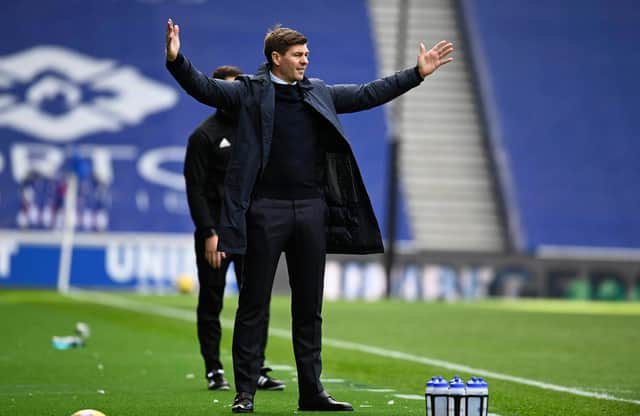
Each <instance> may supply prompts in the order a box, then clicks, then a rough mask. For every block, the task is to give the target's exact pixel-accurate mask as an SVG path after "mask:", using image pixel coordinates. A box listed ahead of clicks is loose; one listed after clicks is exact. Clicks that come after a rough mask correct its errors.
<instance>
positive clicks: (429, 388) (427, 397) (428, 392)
mask: <svg viewBox="0 0 640 416" xmlns="http://www.w3.org/2000/svg"><path fill="white" fill-rule="evenodd" d="M435 382H436V377H435V376H433V377H431V380H428V381H427V383H426V387H425V390H424V401H425V403H426V406H427V416H433V404H432V403H431V401H432V400H431V399H432V398H433V384H434V383H435Z"/></svg>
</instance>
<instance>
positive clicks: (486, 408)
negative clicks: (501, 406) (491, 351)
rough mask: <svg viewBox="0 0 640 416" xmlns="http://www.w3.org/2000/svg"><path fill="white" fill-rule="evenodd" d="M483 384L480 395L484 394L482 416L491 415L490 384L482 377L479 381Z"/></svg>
mask: <svg viewBox="0 0 640 416" xmlns="http://www.w3.org/2000/svg"><path fill="white" fill-rule="evenodd" d="M478 380H479V381H480V383H481V384H482V389H481V390H480V394H482V413H481V415H482V416H488V415H489V384H487V382H486V381H484V380H483V379H482V377H480V378H479V379H478Z"/></svg>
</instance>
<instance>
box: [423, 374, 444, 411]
mask: <svg viewBox="0 0 640 416" xmlns="http://www.w3.org/2000/svg"><path fill="white" fill-rule="evenodd" d="M448 400H449V384H448V383H447V380H443V379H442V377H441V376H438V378H437V379H435V380H434V382H433V396H432V398H431V409H432V411H433V414H430V415H428V416H449V415H448V414H447V413H448V411H447V405H448Z"/></svg>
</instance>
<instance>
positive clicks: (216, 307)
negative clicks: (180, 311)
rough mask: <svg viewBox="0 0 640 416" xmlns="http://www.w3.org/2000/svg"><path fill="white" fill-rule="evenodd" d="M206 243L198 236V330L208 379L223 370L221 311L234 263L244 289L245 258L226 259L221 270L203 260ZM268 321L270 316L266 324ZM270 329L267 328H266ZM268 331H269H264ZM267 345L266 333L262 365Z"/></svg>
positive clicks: (239, 284)
mask: <svg viewBox="0 0 640 416" xmlns="http://www.w3.org/2000/svg"><path fill="white" fill-rule="evenodd" d="M204 242H205V240H204V239H203V238H202V237H199V236H198V235H197V234H196V235H195V252H196V265H197V267H198V282H199V283H200V290H199V292H198V308H197V312H196V313H197V328H198V342H199V343H200V353H201V354H202V358H203V359H204V368H205V375H206V374H207V373H209V372H210V371H215V370H221V369H222V368H223V367H222V363H221V362H220V338H221V328H220V311H221V310H222V306H223V300H224V287H225V277H226V274H227V269H228V268H229V264H230V263H231V261H233V265H234V269H235V272H236V279H237V281H238V287H240V286H241V282H242V273H243V268H244V267H243V263H244V259H243V257H242V256H233V257H231V258H227V259H224V260H223V261H222V266H221V267H220V268H219V269H214V268H213V267H211V265H210V264H209V263H207V260H206V258H205V256H204ZM268 319H269V317H268V316H267V320H268ZM267 327H268V326H267ZM265 330H266V328H265ZM266 343H267V337H266V333H265V336H264V342H263V343H262V344H261V347H260V350H259V358H260V365H261V366H262V365H263V363H264V350H265V347H266Z"/></svg>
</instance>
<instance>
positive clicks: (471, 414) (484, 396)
mask: <svg viewBox="0 0 640 416" xmlns="http://www.w3.org/2000/svg"><path fill="white" fill-rule="evenodd" d="M488 401H489V388H488V385H487V382H486V381H484V380H483V379H482V378H476V377H471V380H469V381H468V382H467V415H468V416H487V414H488Z"/></svg>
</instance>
